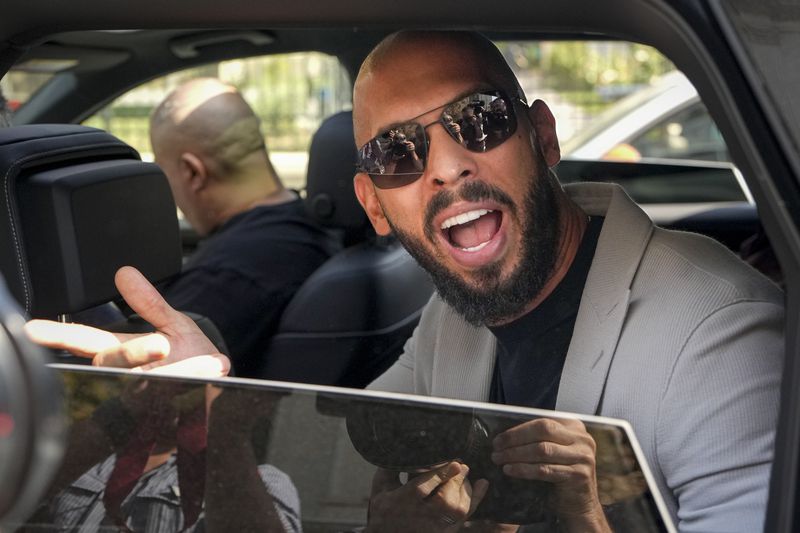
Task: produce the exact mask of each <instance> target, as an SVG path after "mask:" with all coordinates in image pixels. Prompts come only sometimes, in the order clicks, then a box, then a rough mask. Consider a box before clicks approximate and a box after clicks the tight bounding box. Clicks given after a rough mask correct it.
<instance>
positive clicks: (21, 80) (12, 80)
mask: <svg viewBox="0 0 800 533" xmlns="http://www.w3.org/2000/svg"><path fill="white" fill-rule="evenodd" d="M76 63H77V61H74V60H70V59H49V60H44V59H32V60H29V61H25V62H22V63H19V64H17V65H14V66H13V67H12V68H11V70H9V71H8V72H7V73H6V75H5V76H3V77H2V79H0V90H2V93H3V96H4V97H5V99H6V102H7V105H8V110H9V111H12V112H13V111H16V110H17V109H19V108H20V107H22V106H23V105H24V104H25V103H26V102H27V101H28V100H29V99H30V98H31V96H33V95H34V94H35V93H36V91H38V90H39V89H41V88H42V87H43V86H44V85H45V84H46V83H47V82H48V81H50V80H51V79H52V78H53V76H54V75H55V74H56V73H58V72H60V71H62V70H65V69H68V68H71V67H73V66H74V65H75V64H76Z"/></svg>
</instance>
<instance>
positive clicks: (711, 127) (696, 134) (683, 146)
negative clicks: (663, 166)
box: [612, 102, 730, 161]
mask: <svg viewBox="0 0 800 533" xmlns="http://www.w3.org/2000/svg"><path fill="white" fill-rule="evenodd" d="M629 145H630V146H631V147H632V148H633V149H634V150H636V153H638V154H639V155H640V156H641V157H647V158H661V159H695V160H703V161H730V156H729V155H728V150H727V148H726V146H725V141H724V140H723V139H722V134H721V133H720V132H719V129H717V125H716V124H714V121H713V120H712V119H711V116H710V115H709V114H708V110H707V109H706V108H705V106H704V105H703V104H701V103H700V102H696V103H694V104H692V105H690V106H689V107H688V108H686V109H683V110H677V111H676V112H675V113H674V114H673V115H672V116H669V117H664V118H663V119H662V120H661V121H660V122H658V123H657V124H656V125H655V126H652V127H651V128H650V129H648V130H646V131H645V132H644V133H641V134H639V135H637V136H635V137H634V138H633V139H631V141H630V142H629ZM612 150H613V149H612Z"/></svg>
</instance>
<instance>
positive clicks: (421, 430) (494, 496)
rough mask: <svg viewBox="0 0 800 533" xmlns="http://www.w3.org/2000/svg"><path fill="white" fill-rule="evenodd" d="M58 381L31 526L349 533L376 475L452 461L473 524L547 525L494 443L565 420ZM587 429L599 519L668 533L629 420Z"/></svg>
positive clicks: (104, 379)
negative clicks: (58, 433) (58, 463)
mask: <svg viewBox="0 0 800 533" xmlns="http://www.w3.org/2000/svg"><path fill="white" fill-rule="evenodd" d="M61 374H62V377H63V378H64V383H65V388H66V398H67V402H68V415H69V422H70V434H71V437H70V442H69V447H68V449H67V452H66V459H65V461H64V463H63V465H62V467H61V470H60V472H59V473H58V475H57V476H56V479H55V481H54V483H53V485H52V487H51V489H50V491H49V494H48V496H47V497H46V498H45V499H44V500H43V501H42V502H41V503H40V505H39V507H38V511H37V512H36V514H35V516H33V517H32V518H31V519H30V520H29V521H28V524H27V526H28V527H30V528H31V529H34V528H41V529H51V528H54V527H56V528H58V529H59V530H61V529H70V530H73V529H81V530H83V529H86V530H96V529H98V528H102V527H112V528H122V529H127V530H133V531H203V530H205V529H209V530H219V531H268V532H283V531H291V532H294V531H315V532H328V531H330V532H341V531H350V530H353V529H358V528H360V527H363V526H364V525H365V523H366V521H367V507H368V506H369V505H370V500H371V498H373V497H375V495H374V494H371V491H372V490H373V488H374V487H375V486H376V483H377V481H376V480H378V479H384V480H385V479H394V480H395V481H394V482H396V483H397V484H398V486H400V485H402V484H403V483H408V482H411V480H413V479H414V478H415V477H416V476H420V475H425V472H427V471H430V470H431V469H436V468H438V467H440V466H441V465H443V464H445V465H446V464H448V463H449V462H451V461H457V462H459V463H460V464H465V465H467V466H468V467H469V469H470V472H469V477H468V478H467V482H468V483H475V482H476V481H477V480H479V479H485V480H488V481H489V486H490V487H491V488H490V490H489V491H488V492H487V493H486V496H485V497H484V498H483V500H481V502H480V504H479V505H478V506H477V508H476V509H475V511H474V514H473V515H472V519H473V521H475V520H488V521H490V522H503V523H516V524H537V525H538V527H540V528H543V529H537V531H540V530H546V531H557V530H558V524H557V523H555V521H554V520H553V510H552V509H550V507H549V505H550V504H549V502H550V498H549V491H550V490H551V489H550V486H549V485H548V484H547V483H545V482H541V481H530V480H522V479H514V478H510V477H507V476H505V475H504V473H503V471H502V470H501V469H500V467H498V466H496V465H495V464H494V463H493V462H492V461H491V457H490V455H491V450H492V444H491V443H492V440H493V439H494V438H495V436H496V435H498V434H499V433H501V432H503V431H505V430H507V429H509V428H512V427H515V426H518V425H519V424H523V423H530V422H531V421H532V420H536V419H539V418H542V417H543V416H547V417H548V418H552V419H558V418H559V417H563V416H564V415H563V414H562V415H559V414H558V413H552V412H547V411H535V410H531V409H525V408H509V407H499V406H490V405H486V404H464V403H463V402H462V403H461V404H460V405H459V406H455V405H448V404H447V403H446V402H445V401H442V400H438V401H436V400H430V399H425V400H411V399H399V398H397V397H394V398H387V397H385V395H379V394H376V393H373V394H364V393H359V392H353V391H344V390H342V392H334V391H332V390H331V389H326V390H325V391H317V390H314V389H313V388H311V387H304V388H303V389H293V388H291V387H290V386H287V385H277V384H270V383H255V382H250V383H239V384H237V383H236V382H235V380H225V381H216V382H214V384H213V385H212V384H206V383H204V382H202V381H193V382H187V381H182V380H179V379H175V378H172V379H170V378H163V377H161V378H160V377H157V376H147V377H142V376H141V375H138V376H137V375H136V374H130V373H124V372H113V371H108V370H98V369H87V368H86V367H61ZM584 423H585V425H586V427H587V430H588V431H589V432H590V434H591V435H592V436H593V438H594V440H595V442H596V444H597V452H596V465H597V477H598V490H599V493H600V501H601V503H602V504H603V505H604V510H605V513H606V515H607V517H608V519H609V521H610V522H611V523H612V524H613V525H614V527H616V528H618V529H617V530H619V531H638V532H649V531H654V532H655V531H668V530H670V526H669V525H668V524H667V523H665V522H664V520H665V519H664V518H662V516H663V515H662V512H660V510H659V509H663V506H662V503H661V501H660V498H659V497H658V496H657V495H656V494H654V493H653V492H652V489H651V487H652V486H653V485H652V478H651V477H650V475H649V472H648V471H647V468H646V467H644V466H643V464H642V463H641V462H640V461H641V459H640V458H641V453H640V452H639V451H638V445H637V444H635V441H634V440H632V436H631V434H630V433H629V432H628V431H629V429H628V426H627V425H625V424H624V423H619V422H615V421H612V420H609V419H597V418H589V419H587V420H585V421H584ZM414 518H415V517H414V516H406V517H400V518H399V520H408V523H407V524H398V526H399V529H400V530H408V531H414V530H415V529H414V527H413V525H412V521H413V520H414ZM666 520H667V521H668V520H669V519H668V518H667V519H666ZM451 525H452V524H449V523H446V522H442V524H441V527H442V531H445V530H448V529H449V528H450V527H451Z"/></svg>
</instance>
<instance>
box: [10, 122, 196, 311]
mask: <svg viewBox="0 0 800 533" xmlns="http://www.w3.org/2000/svg"><path fill="white" fill-rule="evenodd" d="M0 177H1V178H2V183H0V185H2V190H3V194H2V195H0V271H2V274H3V276H4V277H5V279H6V282H7V284H8V287H9V289H10V291H11V293H12V294H13V295H14V296H15V298H16V299H17V300H18V301H19V302H20V304H21V305H22V307H23V308H24V309H25V311H26V312H27V313H28V314H30V315H32V316H35V317H52V316H55V315H58V314H67V313H74V312H77V311H80V310H82V309H86V308H88V307H91V306H94V305H97V304H99V303H103V302H106V301H108V300H111V299H113V298H116V297H117V296H118V292H117V290H116V288H115V286H114V273H115V272H116V270H117V269H118V268H119V267H121V266H123V265H133V266H135V267H137V268H138V269H139V270H141V271H142V273H143V274H144V275H145V276H146V277H147V278H148V279H150V280H151V281H154V282H155V281H159V280H162V279H165V278H167V277H169V276H171V275H174V274H176V273H178V272H179V271H180V268H181V248H180V235H179V229H178V221H177V215H176V210H175V204H174V202H173V200H172V195H171V193H170V190H169V185H168V183H167V181H166V177H165V176H164V174H163V172H162V171H161V170H160V169H159V168H158V166H156V165H154V164H152V163H143V162H142V161H141V160H140V159H139V155H138V153H137V152H136V151H135V150H134V149H133V148H131V147H130V146H128V145H127V144H125V143H124V142H122V141H120V140H119V139H117V138H115V137H113V136H112V135H109V134H108V133H106V132H104V131H102V130H98V129H95V128H89V127H85V126H77V125H31V126H19V127H13V128H7V129H0Z"/></svg>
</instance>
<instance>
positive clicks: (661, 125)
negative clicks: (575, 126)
mask: <svg viewBox="0 0 800 533" xmlns="http://www.w3.org/2000/svg"><path fill="white" fill-rule="evenodd" d="M561 149H562V155H563V156H565V157H568V158H570V159H595V160H596V159H607V160H617V161H639V160H641V159H690V160H702V161H730V156H729V155H728V150H727V147H726V145H725V141H724V140H723V138H722V135H721V134H720V132H719V130H718V129H717V126H716V125H715V124H714V121H713V120H712V119H711V117H710V116H709V114H708V111H707V110H706V108H705V106H704V105H703V104H702V103H701V102H700V97H699V96H698V95H697V90H696V89H695V88H694V86H693V85H692V84H691V83H690V82H689V80H688V79H687V78H686V76H684V75H683V74H682V73H680V72H678V71H673V72H670V73H669V74H667V75H665V76H663V77H662V78H661V79H660V80H659V81H658V82H656V83H655V84H653V85H651V86H649V87H646V88H644V89H641V90H639V91H636V92H635V93H633V94H631V95H629V96H626V97H625V98H623V99H621V100H620V101H618V102H617V103H615V104H614V105H612V106H611V107H609V108H608V109H607V110H606V111H604V112H603V113H601V114H600V115H599V116H598V117H597V118H595V119H594V120H592V122H591V123H590V124H589V125H588V126H587V127H586V128H584V129H582V130H580V131H578V132H577V133H576V134H575V135H573V136H572V137H570V138H569V139H568V140H567V141H566V142H564V143H563V144H562V146H561Z"/></svg>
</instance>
